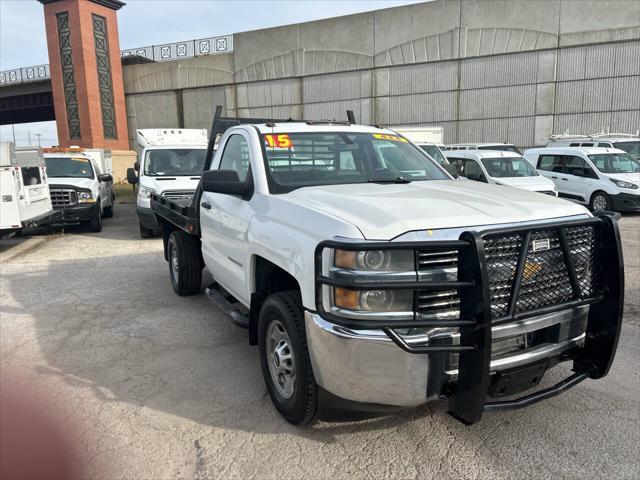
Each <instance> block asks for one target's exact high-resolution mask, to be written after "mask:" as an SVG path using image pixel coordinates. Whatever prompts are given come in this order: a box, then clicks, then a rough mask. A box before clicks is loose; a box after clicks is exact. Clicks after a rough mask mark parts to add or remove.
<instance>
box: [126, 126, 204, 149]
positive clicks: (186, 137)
mask: <svg viewBox="0 0 640 480" xmlns="http://www.w3.org/2000/svg"><path fill="white" fill-rule="evenodd" d="M137 134H138V135H137V140H138V145H140V146H141V147H143V148H144V147H161V146H175V145H181V146H188V145H196V146H202V147H206V146H207V143H208V141H209V136H208V135H207V130H206V129H204V128H198V129H196V128H144V129H140V130H137Z"/></svg>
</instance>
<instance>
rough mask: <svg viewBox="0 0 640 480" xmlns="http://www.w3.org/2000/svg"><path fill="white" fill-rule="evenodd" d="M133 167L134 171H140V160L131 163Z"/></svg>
mask: <svg viewBox="0 0 640 480" xmlns="http://www.w3.org/2000/svg"><path fill="white" fill-rule="evenodd" d="M133 169H134V170H135V171H136V172H139V171H140V162H136V163H134V164H133Z"/></svg>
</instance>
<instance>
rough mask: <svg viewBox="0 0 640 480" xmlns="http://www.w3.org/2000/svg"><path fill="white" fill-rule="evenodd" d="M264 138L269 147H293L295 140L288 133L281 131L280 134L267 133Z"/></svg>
mask: <svg viewBox="0 0 640 480" xmlns="http://www.w3.org/2000/svg"><path fill="white" fill-rule="evenodd" d="M264 140H265V142H266V144H267V147H269V148H291V147H293V142H292V141H291V137H289V135H287V134H286V133H281V134H279V135H271V134H268V135H265V136H264Z"/></svg>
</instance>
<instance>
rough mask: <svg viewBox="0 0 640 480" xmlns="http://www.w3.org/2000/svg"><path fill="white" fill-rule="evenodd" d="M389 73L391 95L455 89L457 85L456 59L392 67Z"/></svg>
mask: <svg viewBox="0 0 640 480" xmlns="http://www.w3.org/2000/svg"><path fill="white" fill-rule="evenodd" d="M389 73H390V74H389V93H390V94H391V95H409V94H415V93H428V92H441V91H448V90H455V89H457V85H458V62H457V61H452V62H438V63H423V64H418V65H407V66H401V67H394V68H392V69H391V70H390V72H389Z"/></svg>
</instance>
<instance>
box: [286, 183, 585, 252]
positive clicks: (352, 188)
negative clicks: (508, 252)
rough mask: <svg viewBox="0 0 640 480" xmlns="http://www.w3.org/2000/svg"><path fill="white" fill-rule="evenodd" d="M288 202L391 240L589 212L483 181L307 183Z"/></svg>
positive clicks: (364, 234)
mask: <svg viewBox="0 0 640 480" xmlns="http://www.w3.org/2000/svg"><path fill="white" fill-rule="evenodd" d="M283 197H285V198H286V199H287V200H288V201H290V202H292V203H295V204H298V205H303V206H306V207H308V208H313V209H314V210H319V211H323V212H325V213H327V214H330V215H333V216H335V217H338V218H341V219H342V220H344V221H347V222H350V223H351V224H353V225H355V226H356V227H358V229H360V231H361V232H362V235H363V236H364V237H365V238H366V239H375V240H390V239H393V238H395V237H397V236H398V235H401V234H403V233H406V232H409V231H413V230H423V229H439V228H455V227H468V226H476V225H493V224H502V223H511V222H514V223H516V222H527V221H535V220H544V219H547V218H549V219H551V218H558V217H565V216H572V215H582V214H585V213H588V211H587V210H586V209H585V208H584V207H581V206H580V205H577V204H575V203H571V202H568V201H565V200H561V199H558V198H555V197H552V196H549V195H541V194H538V193H533V192H528V191H525V190H519V189H515V188H504V187H502V186H499V185H487V184H485V183H481V182H457V181H451V180H439V181H427V182H413V183H410V184H376V183H367V184H349V185H328V186H320V187H305V188H300V189H297V190H294V191H293V192H291V193H288V194H286V195H283Z"/></svg>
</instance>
